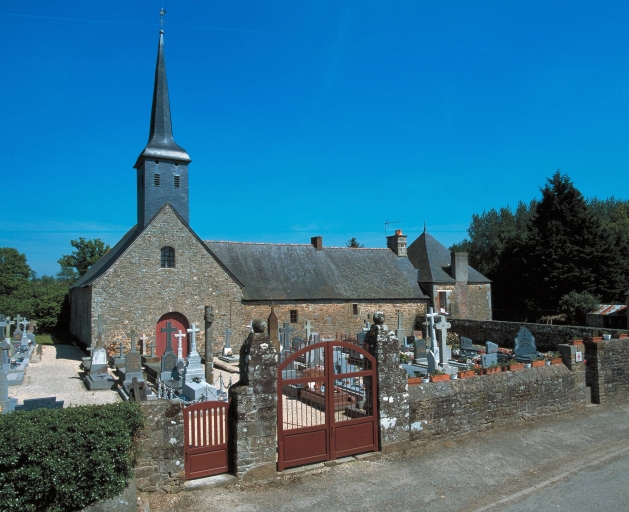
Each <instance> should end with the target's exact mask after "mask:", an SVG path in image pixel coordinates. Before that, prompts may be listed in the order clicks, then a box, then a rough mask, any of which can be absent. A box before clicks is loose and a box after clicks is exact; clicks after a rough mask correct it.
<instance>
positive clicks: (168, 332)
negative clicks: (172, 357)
mask: <svg viewBox="0 0 629 512" xmlns="http://www.w3.org/2000/svg"><path fill="white" fill-rule="evenodd" d="M161 331H162V332H165V333H166V350H165V351H164V353H166V352H172V353H174V352H173V342H172V338H171V335H172V333H174V332H177V329H175V328H174V327H173V324H171V323H170V322H166V327H162V328H161Z"/></svg>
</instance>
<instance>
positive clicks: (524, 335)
mask: <svg viewBox="0 0 629 512" xmlns="http://www.w3.org/2000/svg"><path fill="white" fill-rule="evenodd" d="M514 341H515V348H514V349H513V355H514V359H515V360H516V361H519V362H530V361H532V360H533V359H535V356H536V355H537V347H536V346H535V337H534V336H533V334H532V333H531V331H529V330H528V329H527V328H526V327H524V326H522V327H520V330H519V331H518V335H517V336H516V337H515V338H514Z"/></svg>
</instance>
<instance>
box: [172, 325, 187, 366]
mask: <svg viewBox="0 0 629 512" xmlns="http://www.w3.org/2000/svg"><path fill="white" fill-rule="evenodd" d="M185 337H186V335H185V334H184V333H183V332H182V330H181V329H179V331H178V332H177V334H175V338H177V361H183V343H182V341H181V340H183V339H184V338H185Z"/></svg>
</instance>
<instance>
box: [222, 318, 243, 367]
mask: <svg viewBox="0 0 629 512" xmlns="http://www.w3.org/2000/svg"><path fill="white" fill-rule="evenodd" d="M231 334H232V330H231V329H230V328H229V327H228V328H227V329H225V345H224V346H223V355H222V356H219V359H220V360H221V361H225V362H226V363H232V364H234V363H237V362H238V361H240V358H239V357H237V356H235V355H234V354H233V351H232V347H231V344H230V341H229V337H230V336H231Z"/></svg>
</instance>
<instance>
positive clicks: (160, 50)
mask: <svg viewBox="0 0 629 512" xmlns="http://www.w3.org/2000/svg"><path fill="white" fill-rule="evenodd" d="M142 158H168V159H172V160H179V161H185V162H190V157H189V156H188V153H187V152H186V150H185V149H183V148H182V147H181V146H179V145H178V144H177V143H176V142H175V140H174V139H173V127H172V121H171V118H170V100H169V98H168V80H167V78H166V58H165V57H164V31H163V30H160V31H159V44H158V46H157V64H156V65H155V85H154V87H153V107H152V109H151V126H150V132H149V142H148V144H147V145H146V147H145V148H144V151H142V153H141V154H140V156H139V157H138V162H137V163H136V164H135V167H136V168H137V166H138V164H139V163H140V159H142Z"/></svg>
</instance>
